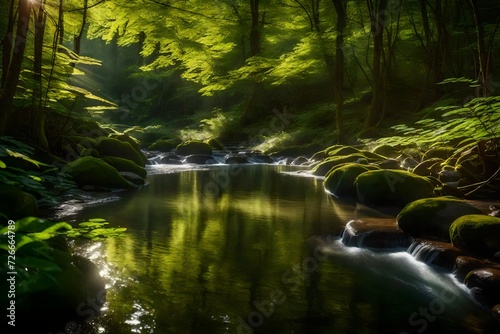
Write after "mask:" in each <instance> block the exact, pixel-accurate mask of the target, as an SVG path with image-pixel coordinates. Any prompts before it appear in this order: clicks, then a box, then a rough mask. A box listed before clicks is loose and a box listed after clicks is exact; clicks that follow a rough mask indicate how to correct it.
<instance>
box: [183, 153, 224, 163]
mask: <svg viewBox="0 0 500 334" xmlns="http://www.w3.org/2000/svg"><path fill="white" fill-rule="evenodd" d="M184 162H185V163H188V164H197V165H206V164H217V163H218V162H217V160H215V158H214V157H213V156H212V155H208V154H192V155H188V156H187V157H186V159H185V160H184Z"/></svg>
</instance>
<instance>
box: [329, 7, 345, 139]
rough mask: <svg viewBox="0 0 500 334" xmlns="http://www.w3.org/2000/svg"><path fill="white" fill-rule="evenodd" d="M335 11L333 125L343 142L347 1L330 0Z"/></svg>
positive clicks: (338, 137)
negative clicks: (334, 106) (334, 108)
mask: <svg viewBox="0 0 500 334" xmlns="http://www.w3.org/2000/svg"><path fill="white" fill-rule="evenodd" d="M332 2H333V5H334V6H335V11H336V12H337V25H336V32H337V37H336V40H335V71H334V80H333V94H334V98H335V105H336V107H337V108H336V110H335V127H336V129H337V140H338V142H339V143H343V142H344V140H345V138H344V129H343V122H342V111H343V109H344V95H343V93H342V88H343V86H344V67H345V60H344V30H345V28H346V26H347V1H346V0H332Z"/></svg>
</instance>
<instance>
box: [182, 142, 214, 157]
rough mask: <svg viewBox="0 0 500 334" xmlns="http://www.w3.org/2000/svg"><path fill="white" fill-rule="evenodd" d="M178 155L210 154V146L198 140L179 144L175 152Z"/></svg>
mask: <svg viewBox="0 0 500 334" xmlns="http://www.w3.org/2000/svg"><path fill="white" fill-rule="evenodd" d="M175 154H178V155H192V154H207V155H211V154H212V146H210V145H208V144H207V143H204V142H202V141H199V140H190V141H187V142H184V143H182V144H179V145H178V146H177V148H176V150H175Z"/></svg>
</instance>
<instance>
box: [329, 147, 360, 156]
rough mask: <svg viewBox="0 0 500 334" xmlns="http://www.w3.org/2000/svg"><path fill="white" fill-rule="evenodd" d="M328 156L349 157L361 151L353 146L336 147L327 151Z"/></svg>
mask: <svg viewBox="0 0 500 334" xmlns="http://www.w3.org/2000/svg"><path fill="white" fill-rule="evenodd" d="M325 152H326V154H327V156H330V157H336V156H339V155H349V154H353V153H359V150H358V149H357V148H355V147H352V146H343V145H334V146H330V147H328V148H326V149H325Z"/></svg>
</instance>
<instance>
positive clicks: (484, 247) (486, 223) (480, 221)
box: [450, 214, 500, 257]
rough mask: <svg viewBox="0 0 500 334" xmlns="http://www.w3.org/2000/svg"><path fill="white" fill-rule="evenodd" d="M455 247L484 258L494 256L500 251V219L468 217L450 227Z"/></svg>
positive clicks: (460, 219) (463, 217)
mask: <svg viewBox="0 0 500 334" xmlns="http://www.w3.org/2000/svg"><path fill="white" fill-rule="evenodd" d="M450 239H451V242H452V243H453V245H455V246H456V247H458V248H460V249H463V250H464V251H466V252H468V253H470V254H472V255H476V256H483V257H491V256H494V255H495V253H497V252H499V251H500V218H497V217H492V216H487V215H479V214H478V215H466V216H462V217H460V218H458V219H457V220H455V221H454V222H453V224H451V226H450Z"/></svg>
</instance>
